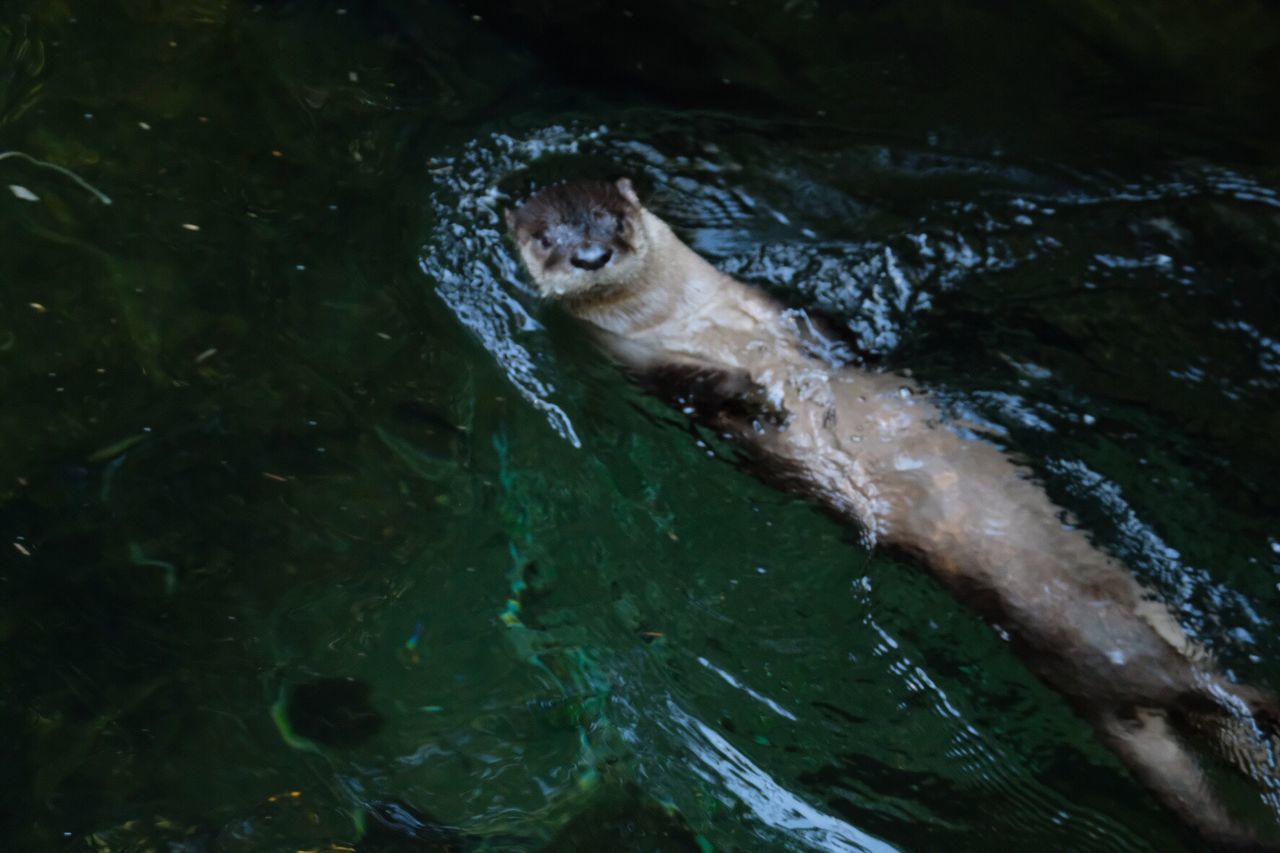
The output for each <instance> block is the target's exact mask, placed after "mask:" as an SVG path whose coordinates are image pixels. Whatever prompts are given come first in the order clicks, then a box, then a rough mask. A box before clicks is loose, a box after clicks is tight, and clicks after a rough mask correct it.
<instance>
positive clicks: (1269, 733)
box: [1179, 675, 1280, 821]
mask: <svg viewBox="0 0 1280 853" xmlns="http://www.w3.org/2000/svg"><path fill="white" fill-rule="evenodd" d="M1200 698H1201V699H1202V700H1203V699H1207V700H1209V701H1208V702H1207V703H1206V702H1203V701H1201V702H1198V703H1195V706H1194V707H1189V708H1184V709H1182V710H1181V713H1180V714H1179V716H1180V718H1181V720H1182V721H1183V722H1184V724H1185V725H1186V727H1187V728H1189V729H1191V730H1193V731H1194V732H1196V733H1197V734H1199V735H1201V736H1202V737H1204V738H1205V739H1207V740H1208V741H1209V742H1210V743H1211V744H1213V746H1214V748H1215V749H1216V751H1217V752H1218V754H1219V755H1221V756H1222V757H1223V758H1224V759H1226V760H1227V761H1228V762H1230V764H1231V765H1232V766H1233V767H1234V768H1235V769H1236V770H1237V771H1238V772H1239V773H1240V774H1241V775H1243V776H1244V777H1246V778H1247V779H1249V780H1250V781H1252V782H1253V783H1254V784H1255V785H1256V786H1257V787H1258V789H1259V791H1260V792H1261V795H1262V800H1263V802H1264V803H1266V805H1267V806H1268V808H1270V810H1271V812H1272V814H1273V815H1274V816H1275V818H1276V820H1278V821H1280V699H1277V698H1276V696H1275V695H1274V694H1271V693H1268V692H1266V691H1264V690H1259V689H1258V688H1256V687H1249V686H1247V685H1243V684H1233V683H1232V682H1230V681H1227V680H1226V679H1225V678H1223V677H1222V676H1219V675H1214V676H1210V677H1208V678H1207V679H1206V680H1205V683H1204V684H1203V686H1202V690H1201V694H1200Z"/></svg>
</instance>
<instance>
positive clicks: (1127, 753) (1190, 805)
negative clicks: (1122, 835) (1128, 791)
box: [1095, 708, 1280, 851]
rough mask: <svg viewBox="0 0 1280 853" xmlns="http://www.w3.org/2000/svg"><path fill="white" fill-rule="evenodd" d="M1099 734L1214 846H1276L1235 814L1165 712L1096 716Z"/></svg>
mask: <svg viewBox="0 0 1280 853" xmlns="http://www.w3.org/2000/svg"><path fill="white" fill-rule="evenodd" d="M1095 724H1096V726H1097V729H1098V733H1099V735H1100V736H1101V738H1102V739H1103V740H1104V741H1105V742H1106V744H1107V745H1108V746H1109V747H1111V749H1112V750H1113V751H1114V752H1115V753H1116V754H1117V755H1118V756H1119V757H1120V759H1121V760H1122V761H1124V763H1125V765H1126V766H1128V768H1129V771H1130V772H1131V773H1133V775H1134V776H1135V777H1137V779H1138V781H1139V782H1141V783H1142V784H1143V785H1145V786H1146V787H1147V788H1148V789H1149V790H1150V791H1151V792H1152V793H1154V794H1155V795H1156V797H1157V798H1158V799H1159V800H1160V802H1161V803H1162V804H1163V805H1164V806H1165V807H1166V808H1168V809H1170V810H1171V811H1173V812H1174V813H1175V814H1177V815H1179V816H1181V817H1182V818H1183V820H1184V821H1186V822H1187V823H1188V824H1190V825H1191V826H1193V827H1195V829H1196V830H1197V831H1198V832H1199V833H1200V835H1201V836H1202V837H1203V838H1204V839H1205V840H1206V841H1208V842H1209V843H1210V844H1211V845H1213V847H1214V848H1215V849H1221V850H1239V851H1244V850H1258V851H1261V850H1277V849H1280V848H1277V847H1275V846H1272V845H1268V843H1267V842H1265V841H1263V840H1262V839H1260V838H1259V837H1258V836H1257V835H1255V834H1254V833H1253V832H1251V831H1250V830H1249V829H1247V828H1246V827H1244V826H1243V825H1241V824H1240V823H1239V822H1238V821H1237V820H1236V819H1235V818H1233V817H1232V816H1231V814H1230V812H1228V811H1227V809H1226V807H1225V806H1224V805H1223V804H1222V803H1221V801H1220V800H1219V799H1218V797H1217V796H1216V795H1215V794H1214V792H1213V789H1212V786H1211V785H1210V783H1209V780H1208V778H1207V777H1206V776H1205V774H1204V771H1203V769H1201V767H1200V765H1199V763H1198V762H1197V761H1196V757H1195V754H1194V752H1193V751H1192V750H1191V749H1190V748H1188V746H1187V745H1186V744H1185V743H1184V742H1183V740H1182V739H1181V738H1179V737H1178V736H1177V734H1176V733H1175V732H1174V730H1173V728H1172V726H1171V725H1170V723H1169V718H1168V717H1167V715H1166V714H1165V713H1164V712H1163V711H1160V710H1156V709H1151V708H1139V709H1135V710H1134V712H1133V713H1132V714H1125V715H1120V714H1106V715H1103V716H1101V717H1099V718H1096V719H1095Z"/></svg>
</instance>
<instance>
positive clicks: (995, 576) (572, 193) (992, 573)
mask: <svg viewBox="0 0 1280 853" xmlns="http://www.w3.org/2000/svg"><path fill="white" fill-rule="evenodd" d="M506 222H507V227H508V231H509V233H510V235H511V237H512V239H513V240H514V242H515V244H516V246H517V248H518V251H519V255H520V258H521V260H522V261H523V263H524V266H525V267H526V268H527V270H528V272H529V274H530V276H531V277H532V279H533V281H534V283H535V284H536V285H537V287H538V289H539V290H540V291H541V293H542V294H543V295H544V296H546V297H548V298H550V299H552V300H554V301H555V302H557V303H559V305H561V306H562V307H563V308H564V309H565V310H567V311H568V313H569V314H571V315H573V316H574V317H577V318H578V319H580V320H582V321H585V322H586V323H587V324H589V326H590V327H592V328H593V329H594V331H595V333H596V334H597V336H598V337H599V340H600V343H601V344H602V346H603V348H604V349H605V350H606V351H607V352H608V353H610V354H611V355H612V357H613V358H614V359H616V360H617V361H618V362H619V363H620V364H621V365H622V366H623V367H624V368H625V369H626V370H628V371H629V372H630V373H631V374H632V375H633V376H635V377H636V378H637V379H638V380H639V381H641V382H642V383H644V384H646V385H648V386H650V387H657V388H667V389H671V388H674V392H673V394H672V396H674V397H675V398H676V399H678V400H680V401H681V402H683V403H684V404H685V405H686V408H687V406H688V404H689V402H690V401H696V406H695V408H697V409H700V410H701V415H702V417H703V418H704V419H705V420H706V421H707V422H709V423H710V424H711V425H712V426H714V428H715V429H716V430H717V431H718V432H720V433H722V434H726V435H729V436H730V437H731V438H732V439H733V440H734V442H735V443H736V445H737V446H738V447H740V448H741V449H742V452H743V454H744V455H745V458H746V459H747V460H750V462H751V463H752V467H754V468H755V469H756V470H757V471H758V472H759V473H761V474H762V475H763V476H765V477H766V478H768V479H770V480H771V481H773V482H774V483H776V484H778V485H780V486H782V487H785V488H788V489H792V490H795V491H799V492H801V493H803V494H805V495H807V496H809V497H810V498H812V499H813V500H815V501H817V502H818V503H820V504H821V505H822V506H823V507H825V508H826V509H827V510H829V511H830V512H832V513H834V514H835V515H836V516H838V517H839V518H841V519H844V520H845V521H847V522H849V523H851V524H853V525H855V526H856V527H857V528H858V529H860V530H861V531H862V532H863V534H864V536H865V538H866V540H867V541H868V542H869V543H870V544H878V545H884V546H889V547H891V548H894V549H897V550H899V551H901V552H905V553H906V554H908V555H910V556H911V557H912V558H913V559H914V561H916V562H918V563H920V564H922V565H923V566H924V567H926V568H927V569H928V570H929V571H930V572H931V573H932V574H933V576H934V577H936V578H937V579H938V580H939V581H940V582H941V583H942V584H944V585H945V586H946V587H948V588H949V589H950V590H951V591H952V592H953V593H954V594H955V595H956V596H957V597H959V598H960V599H962V600H964V601H966V602H969V603H971V604H973V605H975V606H976V607H977V608H978V609H980V610H981V611H982V612H983V614H984V615H985V616H986V617H987V618H989V619H990V620H991V621H993V622H995V623H996V624H998V625H999V626H1001V627H1002V628H1003V629H1004V630H1005V632H1006V633H1007V634H1008V635H1009V637H1010V638H1011V640H1012V642H1013V644H1014V646H1015V648H1016V649H1017V651H1018V652H1019V653H1020V655H1021V657H1022V659H1023V660H1024V661H1026V663H1027V664H1028V665H1029V666H1030V668H1031V669H1032V670H1033V671H1034V672H1035V673H1036V674H1037V675H1038V676H1039V677H1040V678H1042V679H1043V680H1044V681H1046V682H1047V683H1048V684H1049V685H1050V686H1052V687H1054V688H1055V689H1057V690H1058V691H1059V692H1060V693H1062V694H1063V695H1064V696H1065V697H1066V698H1067V700H1068V701H1069V702H1070V703H1071V704H1072V706H1073V707H1074V708H1075V709H1076V711H1077V713H1079V714H1080V715H1081V716H1082V717H1083V718H1084V719H1086V720H1087V721H1088V722H1089V723H1091V724H1092V726H1093V727H1094V729H1095V730H1096V732H1097V733H1098V735H1099V737H1100V739H1101V740H1102V741H1103V742H1104V743H1105V744H1106V745H1107V746H1109V747H1110V748H1111V749H1112V750H1113V751H1114V752H1115V753H1116V754H1117V755H1118V756H1119V757H1120V758H1121V759H1122V761H1123V762H1124V763H1125V764H1126V765H1127V766H1128V768H1129V769H1130V771H1131V772H1132V773H1133V774H1134V776H1135V777H1136V778H1137V779H1138V780H1139V781H1140V782H1142V783H1143V784H1145V785H1146V786H1147V787H1148V788H1149V789H1150V790H1151V791H1152V792H1153V793H1154V794H1155V795H1156V797H1157V798H1158V799H1159V801H1160V802H1162V803H1163V804H1164V805H1165V806H1167V807H1168V808H1169V809H1170V810H1172V811H1173V812H1175V813H1176V814H1177V815H1179V816H1180V817H1181V818H1182V819H1183V820H1184V821H1185V822H1186V823H1187V824H1188V825H1190V826H1191V827H1193V828H1194V829H1196V830H1198V831H1199V832H1200V833H1201V834H1202V836H1203V837H1204V838H1205V839H1206V840H1208V841H1210V842H1211V843H1214V844H1218V845H1221V846H1224V847H1251V846H1257V845H1259V844H1261V843H1262V842H1260V841H1259V840H1258V839H1257V838H1256V836H1255V835H1254V834H1253V833H1252V832H1251V831H1250V830H1248V829H1247V828H1245V827H1244V826H1243V825H1242V824H1241V823H1240V822H1239V821H1237V819H1236V818H1235V817H1233V816H1232V815H1231V814H1230V813H1229V812H1228V810H1227V809H1226V807H1225V806H1224V805H1223V804H1222V802H1221V800H1220V798H1219V797H1218V796H1217V795H1216V794H1215V792H1214V791H1213V789H1212V787H1211V785H1210V782H1209V780H1208V776H1207V775H1206V774H1205V772H1204V771H1203V769H1202V768H1201V766H1200V764H1199V763H1198V762H1197V760H1196V756H1195V751H1194V750H1193V749H1192V747H1191V746H1190V745H1189V741H1188V739H1187V737H1188V736H1189V735H1190V736H1196V735H1199V736H1201V737H1203V738H1204V739H1206V740H1208V741H1209V742H1210V743H1212V744H1213V746H1215V747H1217V749H1218V751H1219V753H1220V754H1221V756H1222V757H1223V758H1225V759H1226V760H1227V761H1228V762H1230V763H1231V764H1233V765H1234V766H1235V768H1236V769H1237V770H1239V771H1241V772H1242V773H1243V774H1245V775H1246V776H1247V777H1249V778H1250V779H1252V781H1253V782H1254V783H1255V784H1257V785H1258V786H1260V787H1261V788H1263V789H1264V794H1265V795H1266V796H1267V798H1268V799H1269V801H1270V802H1271V803H1272V805H1273V807H1274V805H1275V802H1276V800H1277V790H1280V773H1278V772H1277V766H1276V758H1275V755H1276V746H1277V743H1280V741H1277V740H1276V737H1277V730H1278V727H1280V703H1278V702H1277V700H1276V698H1275V697H1274V696H1273V695H1272V694H1270V693H1268V692H1266V691H1264V690H1261V689H1258V688H1254V687H1249V686H1246V685H1242V684H1237V683H1234V682H1232V681H1230V680H1229V679H1228V678H1227V677H1226V676H1225V675H1224V674H1223V673H1221V672H1220V671H1219V670H1218V669H1216V668H1215V666H1214V665H1213V663H1212V661H1211V660H1210V658H1209V656H1208V654H1207V653H1206V652H1205V651H1204V650H1203V649H1201V648H1200V647H1198V646H1197V645H1196V644H1195V643H1193V642H1192V640H1191V639H1190V638H1189V637H1188V636H1187V634H1186V633H1185V632H1184V631H1183V629H1182V628H1181V627H1180V625H1179V623H1178V620H1177V619H1176V618H1175V616H1174V614H1173V613H1172V612H1171V611H1170V610H1169V609H1168V608H1167V607H1166V606H1165V605H1164V604H1162V603H1161V602H1160V600H1159V599H1158V598H1157V597H1156V596H1155V595H1154V594H1153V593H1152V592H1151V591H1149V590H1148V589H1146V588H1144V587H1143V586H1142V585H1141V584H1140V583H1139V582H1138V581H1137V579H1135V578H1134V577H1133V576H1132V575H1131V574H1130V573H1129V572H1128V571H1127V570H1126V569H1125V568H1124V567H1123V566H1122V565H1121V564H1120V563H1119V562H1117V561H1116V560H1115V559H1113V558H1112V557H1110V556H1108V555H1107V554H1105V553H1103V552H1102V551H1101V550H1099V549H1098V548H1096V547H1094V546H1093V544H1092V543H1091V542H1090V541H1089V539H1088V536H1087V535H1086V533H1085V532H1084V531H1082V530H1080V529H1078V528H1077V527H1074V526H1073V525H1071V524H1070V523H1068V522H1067V520H1066V518H1067V515H1066V513H1065V512H1064V510H1062V509H1061V508H1060V507H1058V506H1056V505H1055V504H1054V503H1053V502H1052V501H1051V500H1050V499H1049V497H1048V495H1047V494H1046V493H1045V492H1044V491H1043V490H1042V489H1041V488H1040V487H1039V486H1038V485H1037V484H1036V483H1035V482H1034V480H1033V479H1032V477H1031V475H1030V473H1029V472H1028V471H1026V470H1025V469H1023V468H1021V467H1019V466H1018V465H1017V464H1015V463H1014V462H1013V461H1012V460H1011V459H1010V458H1009V457H1008V456H1006V455H1005V454H1004V453H1003V452H1002V451H1001V450H1000V449H998V448H997V447H995V446H994V445H992V444H990V443H988V442H986V441H983V440H981V439H978V438H975V437H966V436H965V435H962V434H961V433H960V432H958V431H957V430H956V429H955V428H953V425H951V424H948V423H947V422H946V420H945V419H944V418H943V416H942V414H941V412H940V411H939V410H938V409H937V408H936V407H935V406H934V405H933V404H932V403H931V402H929V400H928V397H927V395H926V394H923V393H921V392H920V391H919V389H918V388H917V387H916V386H915V385H914V384H913V383H912V382H911V381H910V380H908V379H906V378H904V377H902V376H898V375H894V374H891V373H887V372H877V371H874V370H870V369H866V368H864V367H859V366H856V365H854V364H850V363H844V362H843V361H842V360H838V359H833V358H832V357H831V356H830V353H831V350H832V348H831V347H830V346H826V345H825V341H824V338H823V335H822V334H821V333H820V332H819V331H817V330H816V328H815V326H814V325H813V324H812V323H811V322H809V321H808V318H807V317H806V315H804V314H802V313H800V312H797V311H793V310H787V309H786V308H784V307H783V306H782V305H781V304H780V303H779V302H778V301H777V300H775V299H774V298H773V297H771V296H769V295H768V294H766V293H764V292H763V291H761V290H759V289H757V288H754V287H751V286H748V285H746V284H743V283H741V282H739V281H736V280H735V279H733V278H731V277H730V276H728V275H726V274H724V273H722V272H720V271H718V270H717V269H716V268H715V267H713V266H712V265H711V264H710V263H708V262H707V261H706V260H704V259H703V258H702V257H700V256H699V255H698V254H697V253H695V252H694V251H693V250H692V249H690V248H689V247H688V246H686V245H685V244H684V243H683V242H682V241H681V240H680V239H679V237H677V236H676V235H675V233H674V232H673V231H672V230H671V228H670V227H669V226H668V225H667V224H666V223H665V222H663V221H662V220H661V219H660V218H659V217H658V216H656V215H654V214H653V213H652V212H650V211H649V210H647V209H646V208H645V207H644V206H643V205H642V204H641V202H640V199H639V197H638V196H637V194H636V192H635V189H634V188H633V186H632V184H631V182H630V181H629V180H627V179H626V178H622V179H620V180H618V181H616V182H612V183H610V182H594V181H582V182H576V183H570V184H558V185H554V186H550V187H548V188H546V189H543V190H541V191H540V192H538V193H536V194H535V195H533V196H532V197H530V198H529V199H528V200H526V201H525V202H524V203H523V204H522V205H520V206H519V207H518V208H517V209H515V210H514V211H512V210H508V211H506Z"/></svg>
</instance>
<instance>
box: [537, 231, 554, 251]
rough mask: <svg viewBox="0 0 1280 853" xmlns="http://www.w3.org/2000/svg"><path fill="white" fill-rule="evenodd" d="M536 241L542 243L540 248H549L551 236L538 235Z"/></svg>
mask: <svg viewBox="0 0 1280 853" xmlns="http://www.w3.org/2000/svg"><path fill="white" fill-rule="evenodd" d="M538 242H539V243H540V244H541V245H542V248H544V249H550V248H551V238H550V237H548V236H547V235H546V234H543V235H542V236H541V237H539V238H538Z"/></svg>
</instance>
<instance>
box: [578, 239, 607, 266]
mask: <svg viewBox="0 0 1280 853" xmlns="http://www.w3.org/2000/svg"><path fill="white" fill-rule="evenodd" d="M612 257H613V250H612V249H608V248H605V247H604V246H601V245H600V244H599V243H589V244H587V245H586V246H579V247H578V250H577V251H576V252H574V253H573V257H572V258H570V259H569V263H571V264H573V265H574V266H575V267H577V268H578V269H580V270H598V269H600V268H601V267H602V266H604V265H605V264H607V263H609V259H610V258H612Z"/></svg>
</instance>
